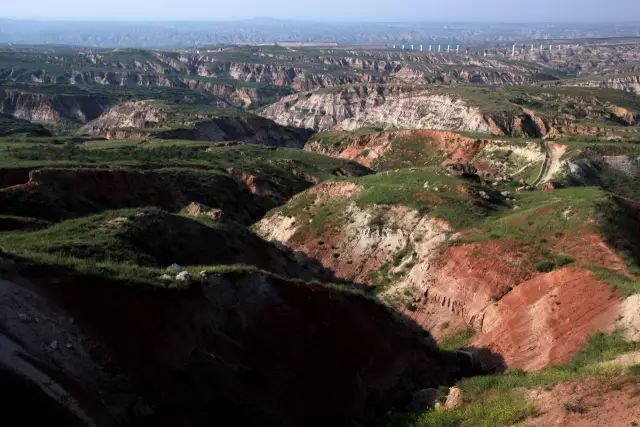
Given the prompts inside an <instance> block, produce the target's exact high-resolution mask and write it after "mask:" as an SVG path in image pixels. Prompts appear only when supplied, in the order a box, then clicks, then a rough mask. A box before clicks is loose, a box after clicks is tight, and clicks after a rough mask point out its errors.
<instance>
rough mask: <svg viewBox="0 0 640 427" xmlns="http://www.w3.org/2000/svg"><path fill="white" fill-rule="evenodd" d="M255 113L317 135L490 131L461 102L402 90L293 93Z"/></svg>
mask: <svg viewBox="0 0 640 427" xmlns="http://www.w3.org/2000/svg"><path fill="white" fill-rule="evenodd" d="M261 115H262V116H264V117H267V118H270V119H272V120H274V121H275V122H276V123H280V124H282V125H290V126H297V127H304V128H310V129H315V130H320V131H325V130H329V129H341V130H354V129H357V128H363V127H382V128H393V127H395V128H420V129H445V130H464V131H472V132H484V133H489V132H490V128H489V125H488V124H487V122H486V121H485V119H484V117H483V115H482V112H481V111H480V110H479V109H477V108H474V107H472V106H470V105H468V104H467V103H465V102H464V101H462V100H457V99H454V98H453V97H450V96H446V95H439V94H434V93H431V92H429V91H428V90H425V89H414V88H410V87H403V86H379V85H369V86H348V87H341V88H338V89H334V90H328V91H318V92H310V93H299V94H295V95H291V96H288V97H285V98H283V99H281V100H280V101H278V102H277V103H275V104H273V105H270V106H268V107H266V108H264V109H263V110H262V111H261Z"/></svg>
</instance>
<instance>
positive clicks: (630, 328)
mask: <svg viewBox="0 0 640 427" xmlns="http://www.w3.org/2000/svg"><path fill="white" fill-rule="evenodd" d="M617 326H618V328H620V329H622V330H623V331H624V336H625V338H627V339H628V340H630V341H636V342H638V341H640V294H637V295H632V296H630V297H628V298H627V299H625V300H624V301H623V302H622V306H621V307H620V318H619V319H618V322H617Z"/></svg>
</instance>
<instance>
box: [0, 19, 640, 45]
mask: <svg viewBox="0 0 640 427" xmlns="http://www.w3.org/2000/svg"><path fill="white" fill-rule="evenodd" d="M638 36H640V25H638V23H634V22H629V23H616V24H612V23H600V24H598V23H595V24H586V23H573V24H572V23H540V24H516V23H514V24H506V23H485V24H482V23H453V22H452V23H445V22H441V23H433V22H432V23H428V22H423V23H420V22H416V23H408V22H335V23H329V22H311V21H286V20H277V19H270V18H256V19H250V20H243V21H219V22H160V21H158V22H135V21H127V22H124V21H123V22H115V21H112V22H109V21H99V22H96V21H86V22H83V21H35V20H10V19H0V43H16V44H68V45H79V46H91V47H136V48H166V47H193V46H201V45H207V44H220V43H233V44H240V43H269V42H277V41H282V40H287V41H292V42H318V41H323V42H337V43H340V44H392V43H403V42H407V43H411V42H427V43H429V42H433V43H483V42H505V41H512V40H529V39H558V38H562V39H573V38H607V37H638Z"/></svg>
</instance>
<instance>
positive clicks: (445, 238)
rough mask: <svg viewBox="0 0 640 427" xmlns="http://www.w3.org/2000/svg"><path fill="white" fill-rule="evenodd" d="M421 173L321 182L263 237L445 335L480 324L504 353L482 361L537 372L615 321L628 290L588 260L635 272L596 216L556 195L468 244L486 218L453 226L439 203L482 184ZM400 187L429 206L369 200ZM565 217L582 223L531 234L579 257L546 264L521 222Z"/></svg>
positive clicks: (264, 224) (260, 229)
mask: <svg viewBox="0 0 640 427" xmlns="http://www.w3.org/2000/svg"><path fill="white" fill-rule="evenodd" d="M419 173H420V172H419V170H416V171H415V172H413V173H407V175H406V176H405V177H404V179H402V181H399V182H400V184H399V185H398V186H397V187H394V186H392V185H389V184H380V187H379V188H374V187H371V183H370V181H367V180H366V179H363V180H356V181H355V182H324V183H321V184H319V185H317V186H315V187H313V188H311V189H309V190H307V191H306V192H304V193H301V194H299V195H296V196H295V197H294V198H293V199H291V200H290V201H289V202H288V204H287V205H286V207H284V208H279V209H276V210H274V211H272V212H270V213H269V214H267V216H266V217H265V218H263V219H262V220H261V221H260V222H258V223H257V224H255V225H254V229H255V230H256V232H257V233H258V234H259V235H261V236H262V237H264V238H265V239H268V240H273V241H278V242H280V243H282V244H284V245H285V246H286V247H288V248H290V249H291V250H292V251H294V252H300V253H302V254H304V255H306V256H308V257H310V258H314V259H317V260H318V261H319V262H320V263H321V264H322V266H324V267H325V268H326V269H329V270H331V271H333V272H334V273H335V275H336V277H337V278H339V279H342V280H346V281H352V282H354V283H356V284H358V285H359V286H365V287H369V286H371V287H373V289H374V292H375V293H376V294H377V295H378V297H379V298H380V299H381V300H382V301H384V302H386V303H387V304H389V305H391V306H393V307H395V308H397V309H399V310H402V311H403V312H404V313H405V314H406V315H407V316H408V317H410V318H412V319H414V320H415V321H416V322H417V323H418V324H420V325H421V326H422V327H424V328H425V329H427V330H428V331H429V332H430V333H431V334H432V335H433V336H434V337H436V338H437V339H442V338H446V337H450V336H452V335H455V334H456V333H458V332H460V331H464V330H466V329H472V330H473V331H475V334H476V335H475V338H474V339H473V340H472V341H471V342H470V346H472V347H474V348H489V349H491V350H492V352H494V353H497V354H500V355H501V356H502V357H503V360H502V361H497V360H491V359H486V360H482V362H483V363H484V364H485V367H486V368H496V367H498V366H500V365H506V366H508V367H511V368H523V369H528V370H538V369H542V368H545V367H548V366H551V365H554V364H559V363H563V362H566V361H568V360H570V359H571V358H572V357H574V356H575V355H576V354H577V352H578V351H579V350H580V349H581V348H583V346H584V345H585V343H586V342H587V340H588V338H589V337H590V336H591V335H592V334H594V333H596V332H598V331H602V330H604V331H611V330H613V329H614V328H615V324H616V321H617V319H618V316H619V313H620V301H621V295H620V294H619V293H618V292H617V291H615V290H613V289H612V288H611V287H610V286H609V285H608V284H607V283H605V282H604V281H603V280H602V279H601V278H598V277H597V276H596V275H594V273H592V272H591V271H590V268H591V267H590V266H592V265H599V266H602V268H607V269H611V270H612V271H617V272H619V273H620V274H628V271H627V270H626V267H625V265H624V262H623V261H622V260H621V258H620V256H619V255H617V254H616V252H615V251H614V250H613V249H612V248H611V247H610V246H608V245H607V243H606V242H605V237H604V236H603V235H601V234H599V232H597V231H594V230H593V229H590V228H589V226H582V225H580V224H588V223H589V221H583V220H580V219H577V218H575V219H574V218H573V217H572V215H573V213H572V212H571V209H576V208H574V207H573V206H574V205H573V204H572V205H571V206H572V207H571V209H568V208H567V205H568V204H569V203H570V202H556V201H552V202H551V203H553V204H552V205H550V206H549V205H546V206H545V207H539V206H532V207H527V208H525V209H522V208H519V207H518V208H516V209H514V210H513V214H507V217H506V218H505V219H504V221H501V224H503V226H504V227H514V228H513V229H512V230H513V231H514V232H515V236H516V237H514V238H512V239H507V238H504V239H499V238H498V236H497V235H496V236H495V238H494V236H493V235H490V236H488V237H484V238H483V239H481V240H480V241H472V242H464V239H465V238H468V236H469V235H471V236H473V230H474V228H473V227H476V226H480V225H478V224H476V225H474V226H471V227H472V228H471V229H467V228H463V229H458V230H455V229H454V227H453V226H452V225H451V224H450V223H449V222H448V221H445V220H444V219H442V218H441V217H439V216H437V215H436V214H431V213H430V212H437V209H438V208H439V207H442V206H444V205H446V204H448V203H452V199H451V198H452V197H466V198H468V199H469V204H467V205H465V207H463V209H466V210H469V209H473V208H472V204H471V203H470V202H471V199H472V197H476V196H475V195H474V193H475V192H476V191H477V190H475V189H474V188H472V187H469V186H466V185H464V184H454V183H447V184H444V185H443V184H442V183H440V184H435V183H434V181H433V179H434V178H433V177H430V178H429V181H424V182H425V183H424V187H423V185H422V184H420V186H419V187H418V188H419V189H420V190H418V188H414V189H411V187H409V186H408V183H409V182H410V181H411V180H412V179H414V178H413V177H414V176H418V175H417V174H419ZM393 174H394V173H393V172H383V173H381V174H380V175H385V176H393ZM391 179H393V178H389V180H391ZM423 179H426V178H423ZM420 182H423V181H422V180H420ZM358 183H362V184H358ZM385 185H386V186H385ZM436 186H437V188H435V191H431V190H429V189H433V188H434V187H436ZM372 188H374V189H373V190H372ZM422 188H424V190H423V191H422V192H421V190H422ZM396 191H397V192H403V194H404V196H403V198H404V199H406V200H409V202H408V203H415V201H416V200H423V201H427V202H428V206H426V207H424V209H422V210H421V211H419V210H418V209H416V208H412V207H410V206H407V205H405V204H402V203H396V204H379V205H373V204H368V203H367V201H368V200H369V198H370V197H372V196H374V197H376V196H379V195H380V194H383V193H384V194H389V193H393V192H396ZM480 197H482V198H486V197H487V194H484V195H481V196H480ZM388 198H389V196H387V199H388ZM407 198H408V199H407ZM551 200H558V199H551ZM559 200H561V199H559ZM450 208H452V207H450ZM585 210H586V209H585ZM425 211H426V212H427V213H426V214H425V213H424V212H425ZM521 212H522V213H521ZM527 212H529V213H527ZM581 214H584V215H585V216H586V215H587V214H585V213H584V212H581ZM459 215H461V214H460V213H457V214H456V215H455V216H453V217H452V218H454V219H455V218H456V217H457V216H459ZM529 215H531V216H529ZM556 215H560V216H563V215H564V217H565V218H568V219H569V218H570V219H571V220H572V221H574V220H575V222H574V224H575V225H571V227H578V228H575V229H571V230H570V231H567V232H566V233H564V234H563V233H556V235H551V236H549V235H547V234H545V233H546V231H539V232H534V233H536V236H538V234H539V235H540V236H542V235H544V236H545V237H546V238H548V241H547V240H545V242H547V243H545V244H546V245H547V248H546V249H545V250H546V251H548V252H549V253H551V254H553V255H552V257H555V256H560V255H562V254H571V256H572V257H574V258H572V262H573V264H572V266H570V267H562V268H560V267H559V268H557V269H556V270H553V271H551V272H541V271H539V269H538V266H537V260H538V259H539V256H540V255H539V253H538V252H537V251H538V250H539V248H536V247H535V245H532V244H530V243H526V241H527V240H526V239H528V238H530V236H528V235H519V234H518V233H519V232H517V231H515V230H516V229H517V228H518V227H519V226H520V225H519V224H521V223H526V221H527V218H536V220H537V221H540V224H545V225H544V226H543V227H547V225H546V224H548V221H549V220H548V217H554V216H556ZM529 222H530V223H535V222H534V221H533V220H531V219H530V220H529ZM505 224H506V225H505ZM542 230H546V228H543V229H542ZM525 232H526V233H532V231H530V230H528V231H525ZM458 239H459V240H458ZM471 239H472V238H471ZM460 240H462V241H460ZM535 240H536V241H538V237H536V239H535ZM541 240H542V239H541Z"/></svg>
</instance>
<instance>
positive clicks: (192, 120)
mask: <svg viewBox="0 0 640 427" xmlns="http://www.w3.org/2000/svg"><path fill="white" fill-rule="evenodd" d="M81 131H82V132H85V133H89V134H92V135H98V136H102V137H106V138H131V137H136V138H140V137H144V136H147V137H149V136H152V137H158V138H165V139H191V140H199V141H243V142H246V143H250V144H263V145H271V146H284V147H295V148H302V147H303V146H304V143H305V142H306V140H307V139H308V138H309V136H311V132H310V131H309V130H306V129H298V128H293V127H288V126H281V125H278V124H276V123H274V122H273V121H271V120H268V119H265V118H263V117H259V116H255V115H253V114H249V113H243V112H228V111H225V110H216V109H213V110H210V111H206V110H205V111H203V112H197V111H196V112H184V111H182V110H180V106H175V105H167V104H159V103H154V102H149V101H136V102H125V103H122V104H118V105H116V106H114V107H113V108H110V109H109V110H107V111H106V112H105V113H104V114H102V115H101V116H100V117H98V118H97V119H96V120H94V121H92V122H90V123H88V124H87V125H86V126H84V127H83V128H82V130H81Z"/></svg>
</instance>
